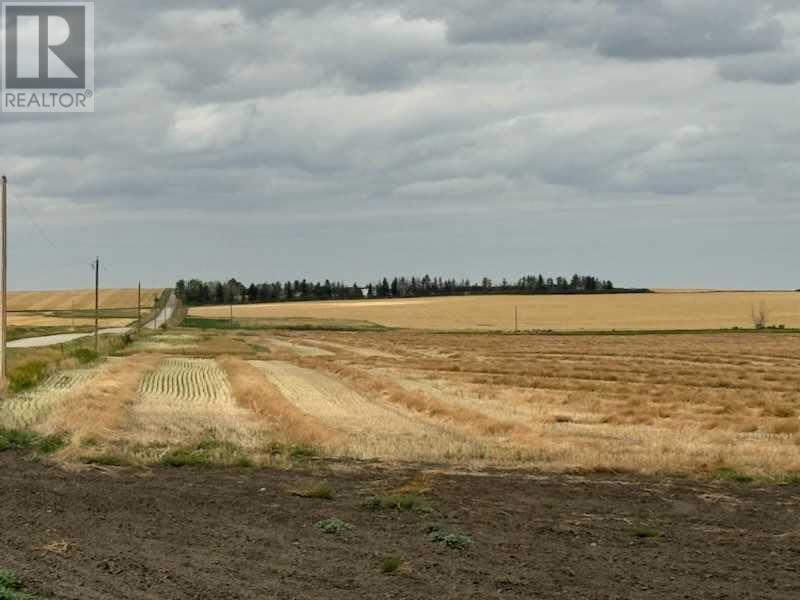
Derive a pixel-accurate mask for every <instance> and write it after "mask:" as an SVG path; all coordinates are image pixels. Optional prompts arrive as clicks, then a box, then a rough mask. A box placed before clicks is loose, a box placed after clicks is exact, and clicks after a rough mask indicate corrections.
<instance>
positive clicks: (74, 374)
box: [0, 361, 111, 429]
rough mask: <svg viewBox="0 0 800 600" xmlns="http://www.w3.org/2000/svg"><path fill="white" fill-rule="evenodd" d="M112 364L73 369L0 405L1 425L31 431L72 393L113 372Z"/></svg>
mask: <svg viewBox="0 0 800 600" xmlns="http://www.w3.org/2000/svg"><path fill="white" fill-rule="evenodd" d="M110 364H111V362H109V361H106V362H104V363H103V364H102V365H100V366H97V367H94V368H90V369H70V370H67V371H62V372H59V373H54V374H52V375H50V376H49V377H47V379H45V380H44V381H43V382H42V383H41V384H39V385H38V386H37V387H36V388H35V389H34V390H32V391H28V392H23V393H21V394H17V395H15V396H11V397H10V398H8V399H7V400H5V401H3V402H2V403H0V425H2V426H4V427H9V428H12V429H28V428H30V427H33V426H34V425H37V424H38V423H40V422H42V421H43V420H44V419H45V418H47V416H48V415H49V414H50V412H51V411H52V410H53V409H54V408H55V407H57V406H59V405H60V404H61V403H63V402H64V401H65V400H66V399H67V398H68V397H69V395H70V394H71V393H73V392H75V391H76V390H79V389H83V387H84V386H86V385H87V384H90V383H91V382H92V380H93V379H94V378H96V377H99V376H101V375H102V373H103V371H105V370H106V369H107V368H109V366H110Z"/></svg>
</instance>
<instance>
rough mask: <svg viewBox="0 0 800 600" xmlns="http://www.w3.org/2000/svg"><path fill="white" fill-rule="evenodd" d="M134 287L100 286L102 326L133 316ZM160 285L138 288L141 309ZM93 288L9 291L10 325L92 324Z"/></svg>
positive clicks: (145, 308) (147, 306)
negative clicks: (110, 287) (139, 289)
mask: <svg viewBox="0 0 800 600" xmlns="http://www.w3.org/2000/svg"><path fill="white" fill-rule="evenodd" d="M138 293H139V292H138V290H137V289H123V288H120V289H104V290H100V302H99V304H100V309H101V313H100V317H101V324H102V326H103V327H123V326H125V325H128V324H129V323H130V322H131V321H133V320H135V319H136V306H137V302H138ZM162 293H163V290H162V289H154V288H148V289H143V290H142V309H143V311H145V312H146V311H148V310H149V309H150V308H151V307H152V306H153V302H154V299H155V298H156V297H160V296H161V294H162ZM94 301H95V298H94V290H54V291H37V292H10V293H9V294H8V310H9V311H10V313H9V316H8V324H9V325H10V326H11V327H26V328H29V327H59V328H64V327H73V326H74V327H83V326H88V325H93V324H94V315H93V313H94Z"/></svg>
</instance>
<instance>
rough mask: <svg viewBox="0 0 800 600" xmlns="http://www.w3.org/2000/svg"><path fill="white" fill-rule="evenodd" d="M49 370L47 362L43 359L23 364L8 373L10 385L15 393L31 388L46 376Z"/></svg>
mask: <svg viewBox="0 0 800 600" xmlns="http://www.w3.org/2000/svg"><path fill="white" fill-rule="evenodd" d="M47 371H48V366H47V363H46V362H44V361H41V360H32V361H29V362H26V363H24V364H21V365H19V366H18V367H16V368H14V369H12V370H11V372H10V373H9V374H8V387H9V389H10V390H11V391H12V392H15V393H18V392H24V391H25V390H29V389H31V388H32V387H34V386H36V385H37V384H38V383H39V382H40V381H42V380H43V379H44V378H45V376H46V375H47Z"/></svg>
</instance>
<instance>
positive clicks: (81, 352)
mask: <svg viewBox="0 0 800 600" xmlns="http://www.w3.org/2000/svg"><path fill="white" fill-rule="evenodd" d="M71 356H72V357H73V358H76V359H78V362H79V363H80V364H82V365H88V364H89V363H93V362H94V361H96V360H97V359H98V358H100V355H99V354H98V353H97V352H95V351H94V350H89V349H88V348H78V349H76V350H73V351H72V352H71Z"/></svg>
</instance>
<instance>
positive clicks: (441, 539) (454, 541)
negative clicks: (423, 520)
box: [428, 525, 472, 550]
mask: <svg viewBox="0 0 800 600" xmlns="http://www.w3.org/2000/svg"><path fill="white" fill-rule="evenodd" d="M428 534H429V535H430V539H431V541H432V542H436V543H437V544H442V545H444V546H447V547H448V548H450V549H451V550H464V549H466V548H467V546H469V545H471V544H472V538H471V537H470V536H468V535H467V534H466V533H461V532H448V531H446V530H444V529H442V528H441V527H439V526H438V525H433V526H431V527H429V528H428Z"/></svg>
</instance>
